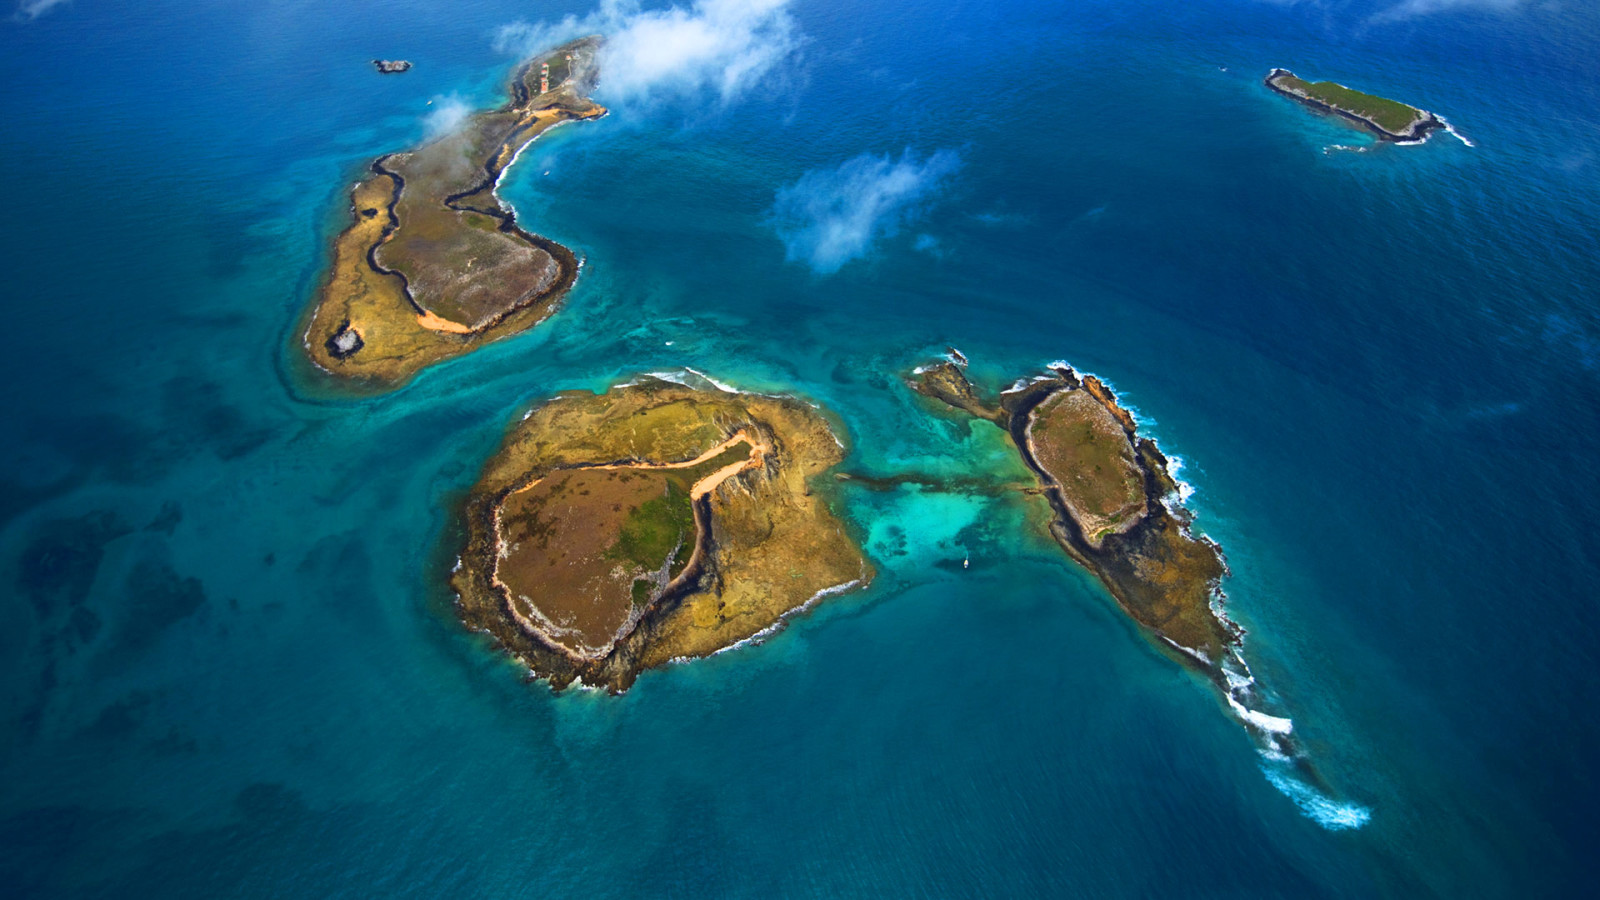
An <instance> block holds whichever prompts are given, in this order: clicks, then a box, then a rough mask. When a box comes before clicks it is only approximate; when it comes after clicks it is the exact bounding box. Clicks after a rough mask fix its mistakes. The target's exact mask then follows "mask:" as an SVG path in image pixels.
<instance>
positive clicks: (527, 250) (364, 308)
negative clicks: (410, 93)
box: [296, 37, 606, 388]
mask: <svg viewBox="0 0 1600 900" xmlns="http://www.w3.org/2000/svg"><path fill="white" fill-rule="evenodd" d="M599 44H600V39H599V38H597V37H588V38H583V39H580V40H577V41H574V42H572V43H569V44H566V45H564V46H562V47H558V48H557V49H555V50H553V51H551V52H550V53H547V54H545V55H544V56H541V57H538V58H536V59H533V60H531V61H529V62H527V63H525V64H524V65H522V66H521V67H519V68H518V69H517V71H516V73H515V76H514V77H513V78H512V80H511V100H510V102H509V103H507V104H506V105H505V106H503V107H501V108H500V109H496V110H491V111H487V112H480V113H477V114H475V115H472V116H469V117H468V118H467V119H466V120H465V121H464V122H463V123H462V124H461V125H460V126H459V127H457V128H455V129H454V130H452V131H451V132H449V133H448V134H445V135H442V136H439V137H437V138H434V139H433V140H430V141H428V142H427V143H424V144H423V145H421V146H420V147H417V148H416V149H414V150H411V151H409V152H405V153H395V154H390V155H388V156H384V157H381V158H379V159H378V160H376V161H375V162H373V163H372V165H371V167H370V168H371V174H370V176H369V177H367V178H366V179H364V180H362V181H360V182H359V183H357V184H356V185H355V187H354V189H353V190H352V191H351V201H352V216H353V219H354V221H353V222H352V223H351V225H350V227H349V228H347V229H345V231H344V232H343V233H341V234H340V235H339V236H338V237H337V238H336V239H335V240H334V242H333V254H332V257H333V258H332V261H331V263H330V265H329V270H328V273H327V275H326V277H325V279H324V280H323V282H322V284H321V286H320V288H319V289H318V290H317V292H316V295H315V296H314V298H313V299H312V302H311V303H310V304H309V306H308V308H307V311H306V313H305V314H304V315H303V321H302V325H301V326H300V327H299V328H298V329H297V330H296V334H297V335H298V340H299V343H300V346H301V349H302V351H303V353H304V356H305V358H306V359H308V360H309V361H310V362H311V363H312V364H313V365H314V366H315V367H316V368H317V369H318V370H320V371H322V372H325V373H328V374H330V375H332V376H335V377H336V378H338V379H343V380H347V381H351V382H359V383H362V384H365V385H369V386H374V387H378V388H390V387H396V386H398V385H400V384H403V383H404V382H406V381H407V380H409V379H410V378H411V377H412V376H414V375H415V374H416V373H417V372H418V371H420V370H421V369H422V368H424V367H426V366H428V365H431V364H433V363H437V362H440V361H442V360H445V359H449V358H451V357H455V356H460V355H462V354H464V353H468V352H471V351H472V350H473V349H475V348H477V347H480V346H483V345H484V344H485V343H487V342H489V341H492V340H495V339H498V338H502V337H505V336H507V335H510V334H515V333H517V332H520V331H524V330H526V329H528V328H530V327H532V326H534V325H536V324H537V323H539V322H540V321H543V320H544V319H545V318H547V317H548V316H549V315H550V313H551V312H552V311H553V309H554V307H555V305H556V304H557V302H559V300H560V299H561V297H562V296H563V295H564V294H565V293H566V291H567V290H568V288H570V287H571V286H572V284H573V282H574V281H575V280H576V278H577V275H578V269H579V260H578V258H577V257H576V255H574V254H573V252H572V251H571V250H569V249H567V248H566V247H564V246H562V245H560V244H558V243H556V242H555V241H552V240H549V239H548V238H543V237H540V236H538V235H535V234H531V233H529V232H527V231H524V230H523V229H522V228H519V227H518V226H517V223H516V218H515V216H514V215H513V213H512V211H511V210H510V209H509V208H507V207H506V206H505V205H504V204H503V203H501V201H500V198H499V197H498V196H497V195H496V193H495V187H496V185H497V184H498V183H499V180H500V176H501V175H502V174H503V173H504V172H505V170H506V167H507V166H509V165H510V164H511V163H512V161H513V160H515V159H516V157H517V154H518V153H519V152H521V150H522V149H523V148H524V147H526V146H527V145H528V143H529V142H530V141H532V140H533V139H534V138H536V137H538V136H539V135H540V134H543V133H544V132H545V131H547V130H549V129H550V128H553V127H555V126H556V125H559V124H561V123H562V122H568V121H573V120H578V119H594V118H597V117H599V116H602V115H604V114H605V112H606V110H605V108H604V107H602V106H599V105H597V104H595V103H594V102H592V101H591V100H589V99H588V92H589V91H590V90H591V89H592V87H593V85H594V84H595V80H596V78H597V72H596V67H595V62H594V59H595V52H596V50H597V49H598V47H599Z"/></svg>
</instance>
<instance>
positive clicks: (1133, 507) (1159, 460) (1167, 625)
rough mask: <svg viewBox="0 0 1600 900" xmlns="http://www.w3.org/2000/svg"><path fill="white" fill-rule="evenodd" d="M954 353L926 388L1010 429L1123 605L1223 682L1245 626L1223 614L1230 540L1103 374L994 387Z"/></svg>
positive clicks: (1056, 525)
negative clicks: (1218, 535) (1209, 531)
mask: <svg viewBox="0 0 1600 900" xmlns="http://www.w3.org/2000/svg"><path fill="white" fill-rule="evenodd" d="M962 369H963V367H962V366H960V365H959V364H957V363H955V362H943V363H937V364H934V365H930V366H924V367H921V368H919V369H917V370H916V371H915V372H913V373H912V375H911V376H910V378H909V379H908V381H909V384H910V385H911V387H912V388H913V389H915V390H917V391H918V392H919V393H922V394H924V395H926V396H928V397H931V398H933V399H935V400H938V401H940V402H942V403H944V404H947V405H948V406H950V407H951V408H954V409H958V410H961V411H963V412H965V413H968V414H970V415H973V416H976V417H978V418H981V419H985V420H988V421H991V422H994V423H995V424H996V425H998V426H999V427H1001V428H1004V429H1005V430H1006V432H1007V433H1008V434H1009V435H1010V436H1011V439H1012V442H1013V443H1014V444H1015V446H1016V448H1017V452H1018V453H1019V454H1021V456H1022V459H1023V461H1024V462H1025V463H1026V464H1027V466H1028V467H1029V468H1030V469H1031V470H1033V473H1034V475H1035V477H1036V478H1037V479H1038V481H1039V484H1040V487H1041V488H1042V489H1043V492H1044V494H1045V496H1046V497H1047V498H1048V499H1049V502H1050V504H1051V507H1052V509H1053V510H1054V511H1055V516H1054V519H1053V521H1052V523H1051V533H1052V534H1053V535H1054V536H1055V538H1056V540H1057V542H1058V543H1060V545H1061V547H1062V549H1064V550H1065V551H1066V552H1067V553H1068V554H1069V555H1070V556H1072V558H1073V559H1075V560H1077V561H1078V562H1079V563H1081V564H1082V565H1083V566H1084V567H1085V568H1087V569H1088V570H1089V571H1090V572H1092V573H1094V575H1095V576H1096V577H1097V578H1098V579H1099V580H1100V581H1101V583H1102V584H1104V585H1105V586H1106V589H1107V590H1108V591H1110V592H1111V595H1112V596H1113V597H1115V598H1116V600H1117V603H1118V604H1119V605H1120V606H1121V607H1122V609H1123V610H1124V611H1125V612H1126V613H1127V614H1128V615H1129V616H1131V617H1132V618H1133V619H1134V620H1135V621H1137V622H1138V623H1139V624H1141V625H1143V626H1144V627H1145V628H1147V629H1148V630H1149V631H1150V632H1151V633H1153V634H1154V635H1155V636H1156V637H1157V638H1159V639H1161V640H1162V641H1163V642H1164V643H1165V644H1166V645H1169V646H1171V647H1173V648H1175V649H1177V650H1179V651H1180V652H1181V654H1182V656H1183V658H1184V659H1186V660H1187V661H1188V662H1189V663H1190V664H1191V665H1194V666H1195V667H1196V668H1198V669H1200V670H1201V671H1203V672H1204V673H1205V674H1206V675H1207V676H1208V677H1210V678H1212V679H1213V680H1218V681H1219V682H1220V680H1221V679H1222V669H1221V665H1222V662H1223V661H1224V659H1225V658H1227V656H1228V655H1229V654H1230V653H1231V651H1232V650H1233V649H1234V648H1235V647H1236V646H1237V645H1238V642H1239V637H1240V632H1239V629H1238V628H1237V626H1235V625H1234V624H1233V623H1232V622H1230V621H1229V620H1228V619H1227V618H1226V617H1225V616H1224V615H1223V614H1222V613H1221V612H1220V607H1219V606H1218V604H1217V601H1218V600H1219V599H1220V596H1221V594H1220V587H1219V583H1220V581H1221V579H1222V576H1223V575H1224V574H1226V572H1227V567H1226V565H1225V564H1224V562H1223V558H1222V552H1221V548H1219V547H1218V546H1217V545H1216V544H1215V543H1213V542H1212V541H1209V540H1207V539H1205V538H1203V537H1199V536H1196V535H1195V534H1193V533H1192V532H1191V531H1190V529H1189V516H1188V514H1187V512H1186V511H1185V510H1183V508H1182V507H1181V506H1179V505H1178V503H1177V500H1176V498H1175V497H1174V496H1173V492H1174V487H1175V486H1174V483H1173V481H1172V478H1171V476H1170V475H1169V474H1168V472H1167V460H1166V457H1165V456H1163V455H1162V453H1161V451H1160V449H1159V448H1158V447H1156V445H1155V442H1153V441H1151V440H1150V439H1148V438H1144V437H1140V436H1139V434H1138V428H1137V423H1136V422H1135V421H1134V419H1133V416H1132V415H1130V414H1129V413H1128V411H1127V410H1125V409H1123V408H1122V407H1121V406H1120V405H1118V404H1117V401H1116V397H1115V396H1114V395H1113V394H1112V392H1111V390H1110V389H1109V388H1107V387H1106V386H1105V385H1104V384H1103V383H1101V382H1100V381H1099V380H1098V379H1096V378H1094V377H1093V376H1083V377H1080V376H1079V375H1078V373H1077V372H1075V371H1073V370H1072V369H1071V368H1068V367H1062V368H1057V369H1053V370H1051V371H1049V372H1048V373H1044V374H1041V375H1039V376H1037V377H1035V378H1034V379H1033V380H1031V381H1023V382H1019V383H1018V385H1017V387H1015V388H1013V389H1012V390H1009V391H1006V392H1003V393H1000V394H998V395H996V396H990V397H985V396H983V395H982V394H981V393H980V392H979V391H978V390H977V389H976V388H975V387H974V386H973V385H972V384H971V382H969V381H968V380H967V378H966V375H965V373H964V372H963V370H962Z"/></svg>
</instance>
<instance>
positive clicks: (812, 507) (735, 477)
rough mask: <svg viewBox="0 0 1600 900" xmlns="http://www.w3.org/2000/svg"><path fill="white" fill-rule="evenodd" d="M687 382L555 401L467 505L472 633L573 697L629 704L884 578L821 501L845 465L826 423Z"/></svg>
mask: <svg viewBox="0 0 1600 900" xmlns="http://www.w3.org/2000/svg"><path fill="white" fill-rule="evenodd" d="M681 382H683V383H680V381H670V380H666V379H664V378H661V377H657V376H645V377H642V378H640V379H638V380H636V381H635V382H632V383H630V384H625V385H621V386H617V387H613V388H611V389H610V390H609V391H607V392H605V393H603V394H592V393H588V392H585V391H575V392H569V393H564V394H559V395H557V396H555V397H554V398H552V399H551V400H549V401H548V402H546V403H544V404H543V405H541V406H539V407H537V408H535V409H534V410H532V411H530V412H529V413H528V414H527V415H526V416H525V417H524V418H523V419H522V420H521V421H520V422H518V423H517V424H516V425H514V426H513V427H512V428H511V430H510V432H509V433H508V434H507V435H506V437H505V440H504V442H503V443H502V445H501V447H500V450H499V452H498V453H496V454H495V456H494V457H493V458H491V459H490V461H489V462H488V464H487V465H486V466H485V468H484V470H483V473H482V475H481V477H480V478H479V480H478V482H477V484H476V485H475V486H474V487H473V489H472V491H471V492H470V494H469V496H468V498H467V500H466V502H465V504H464V512H463V520H464V527H465V532H466V547H465V549H464V550H463V551H462V553H461V559H460V564H459V565H458V566H457V568H456V571H455V574H454V576H453V585H454V587H455V590H456V593H457V597H458V601H457V605H458V609H459V612H460V615H461V618H462V620H463V621H464V622H465V623H466V624H467V625H468V627H470V628H473V629H477V630H480V631H484V632H487V633H489V634H491V635H493V636H494V638H495V639H496V640H497V641H498V642H499V643H500V644H501V645H503V646H504V647H505V648H506V649H507V650H508V651H509V652H510V653H512V654H513V655H514V656H516V657H517V658H518V659H519V660H521V661H522V662H523V663H525V664H526V665H527V666H528V667H529V669H530V670H531V672H532V673H533V674H534V675H535V676H537V677H541V678H545V679H548V680H549V681H550V682H551V684H553V685H554V686H556V687H558V688H559V687H563V686H565V685H567V684H570V683H572V682H573V681H576V680H579V679H581V680H582V682H583V683H584V684H586V685H590V686H595V687H604V688H606V689H608V690H611V691H621V690H625V689H626V688H627V687H628V686H629V685H630V684H632V683H633V680H634V679H635V678H636V677H637V676H638V674H639V673H640V672H641V671H643V670H645V669H648V668H651V667H653V666H658V665H661V664H663V663H666V662H669V661H671V660H673V659H677V658H683V657H698V656H705V655H708V654H710V653H714V652H716V651H718V650H721V649H723V648H726V647H729V646H731V645H734V644H737V643H739V642H741V641H745V640H749V639H751V638H752V637H756V636H758V635H760V634H763V633H764V632H766V631H768V630H769V629H771V628H773V627H774V626H776V625H777V624H778V623H779V622H780V621H781V620H782V619H783V618H784V617H785V616H786V615H788V614H789V613H791V612H793V611H795V610H797V609H801V608H803V607H805V606H807V605H808V604H810V603H811V602H813V601H815V600H817V599H820V598H822V597H825V596H830V595H832V594H836V593H841V592H843V591H846V590H850V589H853V588H856V587H859V586H862V585H865V584H866V583H867V582H868V581H869V580H870V579H871V577H872V570H871V568H870V567H869V566H868V564H867V562H866V559H865V557H863V555H862V553H861V550H860V548H859V547H858V546H857V545H856V543H855V541H854V540H853V539H852V538H851V537H850V536H849V535H848V534H847V533H846V531H845V528H844V525H843V523H842V522H841V521H840V520H839V519H838V518H836V517H835V516H834V514H833V513H832V511H831V510H830V509H829V507H828V505H827V503H826V502H825V501H824V499H823V497H822V496H821V495H819V494H816V493H813V491H812V484H813V482H814V481H815V480H816V479H817V478H818V476H820V475H822V474H823V473H824V472H826V471H827V470H828V469H830V468H832V467H833V466H834V465H836V464H837V463H838V462H839V461H840V460H841V459H842V458H843V456H844V448H843V447H842V445H841V444H840V443H839V441H838V440H837V439H836V438H835V436H834V432H833V430H832V429H831V428H830V427H829V424H828V422H827V420H826V419H825V418H824V416H823V414H822V413H821V412H819V411H818V410H817V409H815V408H814V407H812V406H810V405H808V404H806V403H804V402H801V401H799V400H796V399H793V398H788V397H776V396H768V395H758V394H745V393H737V392H733V391H729V390H725V389H722V388H720V387H718V386H716V385H714V384H713V383H711V382H710V381H709V380H706V379H703V378H701V377H699V376H694V375H689V376H684V377H682V378H681Z"/></svg>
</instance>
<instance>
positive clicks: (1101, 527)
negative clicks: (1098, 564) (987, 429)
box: [1027, 390, 1145, 547]
mask: <svg viewBox="0 0 1600 900" xmlns="http://www.w3.org/2000/svg"><path fill="white" fill-rule="evenodd" d="M1027 434H1028V440H1029V442H1030V443H1031V444H1032V450H1033V457H1034V459H1035V460H1037V461H1038V463H1039V467H1040V468H1042V469H1044V471H1046V472H1048V473H1050V474H1051V476H1052V477H1053V478H1054V479H1055V481H1056V484H1057V485H1058V486H1059V489H1060V492H1061V499H1062V501H1063V502H1065V503H1066V505H1067V508H1068V509H1069V510H1071V512H1072V517H1073V518H1074V519H1075V520H1077V522H1078V524H1079V525H1080V526H1081V527H1082V528H1083V533H1084V536H1085V539H1086V540H1087V541H1088V542H1089V544H1090V545H1091V546H1094V547H1098V546H1100V542H1101V541H1102V540H1103V539H1104V537H1105V535H1107V534H1109V533H1112V532H1123V531H1127V530H1128V529H1129V528H1131V527H1133V526H1134V525H1135V524H1137V523H1138V522H1139V520H1140V519H1142V518H1144V511H1145V496H1144V473H1143V471H1141V470H1140V468H1139V461H1138V460H1137V459H1136V458H1135V457H1134V453H1133V443H1132V442H1131V441H1129V440H1128V435H1127V433H1126V432H1124V431H1123V430H1122V425H1121V423H1119V422H1118V421H1117V419H1116V417H1115V416H1113V415H1112V414H1111V411H1110V410H1109V409H1107V408H1106V406H1105V404H1103V403H1101V402H1100V401H1098V400H1096V399H1095V398H1094V397H1092V396H1090V395H1089V393H1088V392H1087V391H1082V390H1077V391H1058V392H1056V393H1055V394H1052V395H1051V396H1050V397H1048V398H1047V399H1046V400H1045V401H1044V402H1043V403H1040V404H1039V405H1038V406H1036V407H1034V409H1033V414H1032V416H1031V417H1030V418H1029V420H1028V426H1027Z"/></svg>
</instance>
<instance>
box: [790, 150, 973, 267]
mask: <svg viewBox="0 0 1600 900" xmlns="http://www.w3.org/2000/svg"><path fill="white" fill-rule="evenodd" d="M960 167H961V158H960V156H958V155H957V154H956V153H955V152H954V151H951V150H940V151H938V152H937V153H934V154H933V155H932V156H929V157H928V158H927V159H926V160H918V159H917V158H916V156H915V155H913V154H912V152H911V151H909V150H907V151H906V152H905V153H904V154H902V155H901V157H900V159H899V160H898V161H894V160H891V159H890V158H889V157H888V156H874V155H872V154H862V155H861V156H857V157H855V158H854V159H850V160H847V161H845V162H844V163H842V164H840V165H839V166H838V167H837V168H833V169H815V170H812V171H810V172H807V173H805V174H804V175H802V176H801V177H800V180H799V181H796V182H795V183H794V184H791V185H786V186H784V187H783V188H780V189H779V190H778V196H777V200H776V202H774V203H773V206H772V213H771V217H770V221H771V223H772V226H773V229H774V230H775V231H777V233H778V237H780V238H782V239H783V243H784V247H785V248H786V250H787V253H786V256H787V258H788V259H789V260H790V261H799V262H804V263H806V264H807V265H809V266H810V267H811V268H812V270H814V271H816V272H817V273H818V274H822V275H829V274H832V273H834V272H837V271H839V269H840V267H841V266H843V265H844V264H845V263H848V262H850V261H851V260H854V259H859V258H861V257H863V256H865V255H866V254H867V252H868V251H869V250H871V249H872V244H873V243H874V242H875V241H877V240H878V239H880V238H883V237H889V236H892V235H894V234H896V233H897V232H898V231H899V230H900V226H901V225H903V224H905V223H906V222H908V221H910V220H911V219H912V218H914V217H915V216H916V214H917V212H918V211H919V210H920V208H921V205H922V203H923V201H925V200H926V199H927V198H929V197H930V196H931V195H932V194H933V193H934V192H935V191H936V190H937V189H938V188H939V187H940V186H941V185H942V184H943V183H944V182H945V181H946V180H947V179H948V178H949V177H950V176H951V175H952V174H954V173H955V171H956V170H957V169H959V168H960Z"/></svg>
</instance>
